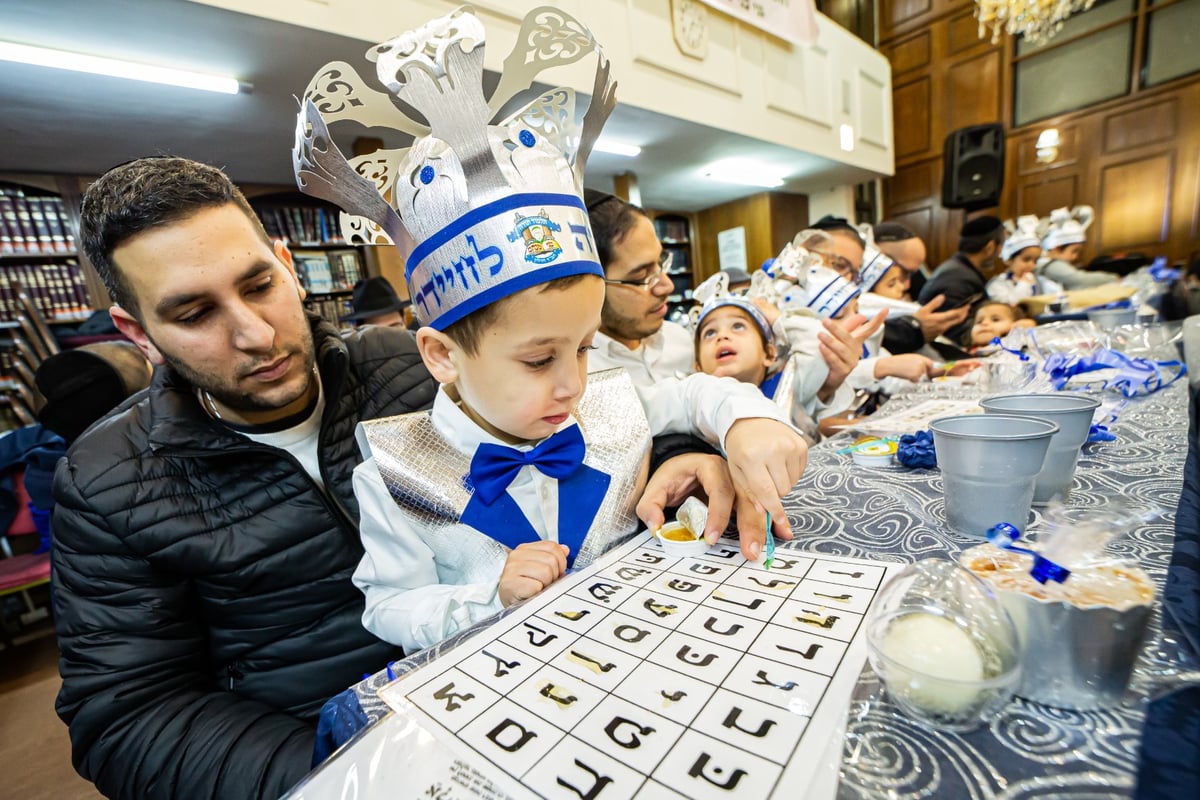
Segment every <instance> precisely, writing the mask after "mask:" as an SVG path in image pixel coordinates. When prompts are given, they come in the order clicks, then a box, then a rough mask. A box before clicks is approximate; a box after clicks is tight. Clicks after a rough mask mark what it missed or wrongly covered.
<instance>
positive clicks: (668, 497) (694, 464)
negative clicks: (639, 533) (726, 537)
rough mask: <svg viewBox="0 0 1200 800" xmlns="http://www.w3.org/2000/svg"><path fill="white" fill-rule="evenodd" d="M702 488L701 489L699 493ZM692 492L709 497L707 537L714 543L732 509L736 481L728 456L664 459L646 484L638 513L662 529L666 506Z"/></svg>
mask: <svg viewBox="0 0 1200 800" xmlns="http://www.w3.org/2000/svg"><path fill="white" fill-rule="evenodd" d="M697 490H699V492H697ZM693 494H702V495H703V496H704V497H707V498H708V524H707V525H705V527H704V540H705V541H706V542H708V543H709V544H713V543H715V542H716V541H717V539H719V538H721V534H722V533H724V531H725V528H726V527H728V526H729V515H730V514H731V513H732V511H733V496H734V495H733V481H732V480H731V479H730V477H729V467H728V465H727V464H726V463H725V459H723V458H721V457H720V456H714V455H710V454H708V453H685V454H683V455H681V456H675V457H674V458H670V459H667V460H666V461H664V462H663V463H662V464H661V465H660V466H659V468H658V469H656V470H655V471H654V474H653V475H651V476H650V481H649V482H648V483H647V484H646V490H645V491H644V492H643V493H642V499H641V500H639V501H638V504H637V515H638V518H639V519H641V521H642V522H644V523H646V527H647V528H649V529H650V530H652V531H653V530H655V529H656V528H661V527H662V524H663V523H664V522H665V521H666V509H668V508H670V507H672V506H677V505H679V504H680V503H682V502H683V501H684V500H686V499H687V498H688V497H689V496H691V495H693Z"/></svg>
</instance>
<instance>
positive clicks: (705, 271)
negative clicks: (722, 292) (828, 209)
mask: <svg viewBox="0 0 1200 800" xmlns="http://www.w3.org/2000/svg"><path fill="white" fill-rule="evenodd" d="M807 224H808V197H806V196H805V195H791V194H784V193H781V192H760V193H758V194H756V195H752V196H750V197H745V198H742V199H740V200H732V201H730V202H728V203H722V204H721V205H719V206H713V207H712V208H708V209H705V210H703V211H699V212H697V213H696V219H695V223H694V229H693V235H692V236H693V241H694V242H695V248H694V252H696V253H697V257H698V264H697V267H696V268H695V269H694V270H693V273H694V274H695V276H696V281H697V283H698V282H699V281H702V280H704V279H705V278H707V277H708V276H710V275H712V274H713V273H715V272H716V271H717V270H719V269H720V268H721V260H720V257H719V253H718V249H717V234H718V233H720V232H721V231H724V230H728V229H730V228H736V227H738V226H742V227H744V228H745V229H746V267H747V268H748V269H752V270H753V269H756V268H757V267H759V266H760V265H761V264H762V263H763V262H764V261H766V260H767V259H768V258H774V257H775V256H777V255H779V251H780V250H782V249H783V245H784V243H785V242H788V241H791V239H792V237H794V236H795V235H796V234H797V233H799V232H800V231H801V230H803V229H804V227H805V226H806V225H807Z"/></svg>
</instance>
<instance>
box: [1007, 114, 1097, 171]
mask: <svg viewBox="0 0 1200 800" xmlns="http://www.w3.org/2000/svg"><path fill="white" fill-rule="evenodd" d="M1055 127H1056V128H1058V137H1059V141H1060V142H1061V143H1060V144H1059V146H1058V156H1057V157H1056V158H1055V159H1054V160H1053V161H1051V162H1050V163H1047V164H1042V163H1039V162H1038V160H1037V140H1038V136H1039V135H1040V134H1041V132H1042V131H1043V130H1045V129H1046V128H1055ZM1008 152H1009V154H1011V155H1012V156H1013V158H1012V159H1011V160H1012V161H1013V163H1014V166H1015V167H1016V175H1038V174H1041V173H1044V172H1048V171H1050V170H1057V169H1062V168H1063V167H1069V166H1072V165H1074V164H1077V163H1079V154H1080V133H1079V126H1078V125H1044V126H1039V127H1038V128H1037V130H1035V131H1032V132H1031V133H1028V134H1012V135H1010V136H1009V137H1008Z"/></svg>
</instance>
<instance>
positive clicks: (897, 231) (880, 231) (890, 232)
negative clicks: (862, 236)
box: [875, 222, 917, 242]
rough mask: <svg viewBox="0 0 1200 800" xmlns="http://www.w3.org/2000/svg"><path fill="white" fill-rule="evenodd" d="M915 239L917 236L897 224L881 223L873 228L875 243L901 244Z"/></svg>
mask: <svg viewBox="0 0 1200 800" xmlns="http://www.w3.org/2000/svg"><path fill="white" fill-rule="evenodd" d="M915 238H917V234H915V233H913V231H911V230H909V229H908V228H906V227H904V226H903V225H901V224H900V223H899V222H881V223H879V224H878V225H876V226H875V241H876V242H903V241H907V240H909V239H915Z"/></svg>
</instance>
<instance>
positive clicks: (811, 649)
mask: <svg viewBox="0 0 1200 800" xmlns="http://www.w3.org/2000/svg"><path fill="white" fill-rule="evenodd" d="M775 647H776V649H779V650H782V651H783V652H785V653H795V654H796V655H798V656H800V657H801V658H803V659H809V660H811V659H812V658H813V657H814V656H816V654H817V653H819V652H820V651H821V645H819V644H817V643H816V642H814V643H812V644H810V645H809V646H808V649H807V650H793V649H792V648H790V647H784V646H783V645H781V644H777V645H775Z"/></svg>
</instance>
